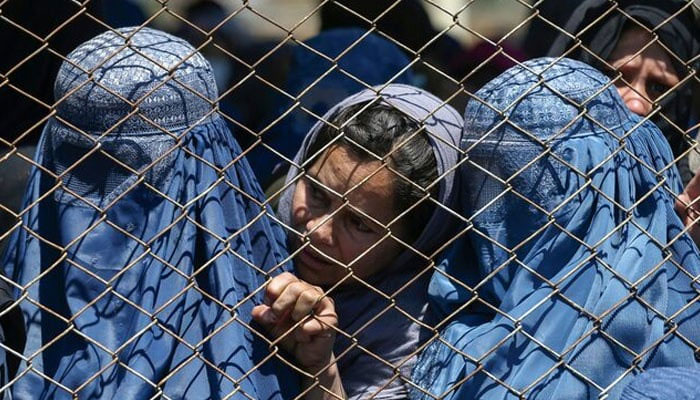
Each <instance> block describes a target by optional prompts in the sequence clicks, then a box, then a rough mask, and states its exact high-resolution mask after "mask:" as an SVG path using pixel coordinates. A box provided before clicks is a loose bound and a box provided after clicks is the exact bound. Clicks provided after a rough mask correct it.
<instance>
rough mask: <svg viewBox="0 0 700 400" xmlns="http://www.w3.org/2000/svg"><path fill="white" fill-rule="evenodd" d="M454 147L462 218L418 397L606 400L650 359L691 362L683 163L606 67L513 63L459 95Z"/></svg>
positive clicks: (697, 266)
mask: <svg viewBox="0 0 700 400" xmlns="http://www.w3.org/2000/svg"><path fill="white" fill-rule="evenodd" d="M461 146H462V148H463V150H464V151H465V154H466V160H465V164H464V168H463V170H462V171H461V180H462V196H463V197H462V199H461V203H462V205H461V206H462V213H463V215H464V216H465V218H466V219H467V222H468V223H467V225H468V226H467V227H468V228H469V229H468V233H467V234H466V235H465V236H464V237H462V238H461V239H460V240H458V241H456V242H455V243H454V244H453V245H452V246H451V248H449V249H448V250H447V251H446V252H445V254H444V257H443V259H442V260H441V261H437V262H439V269H438V271H436V272H435V274H434V276H433V278H432V281H431V283H430V286H429V297H430V300H431V303H432V304H433V305H434V306H435V307H436V309H437V310H438V311H439V313H440V318H441V319H442V321H443V322H442V323H441V324H439V325H437V328H438V331H439V334H437V335H436V336H435V337H434V338H433V340H432V343H431V344H430V345H429V346H428V347H427V348H426V350H425V351H424V352H423V354H422V355H421V359H420V360H419V361H418V363H417V368H415V369H414V379H415V383H416V387H415V388H414V389H415V390H414V393H413V394H414V396H415V397H416V398H447V399H452V398H454V399H522V398H528V399H567V400H568V399H597V398H600V396H605V395H607V396H608V397H606V398H608V399H613V400H614V399H618V398H619V396H620V392H621V391H622V389H623V388H624V387H625V385H627V383H628V382H629V381H630V380H631V379H632V378H633V377H634V376H635V375H636V374H638V373H639V372H641V371H643V370H646V369H649V368H654V367H660V366H686V367H689V366H693V365H696V364H697V361H696V357H695V355H694V351H696V350H697V349H698V346H700V305H699V304H698V303H697V301H696V299H697V298H698V294H699V293H700V292H699V290H700V288H699V287H698V283H697V277H698V274H700V259H699V257H698V250H697V247H696V246H695V244H694V243H693V241H692V240H691V238H690V236H689V235H687V234H686V229H685V228H684V226H683V223H682V222H681V220H680V218H679V217H678V215H677V214H676V212H675V211H674V202H675V199H676V194H677V193H680V191H681V182H680V178H679V175H678V171H677V170H676V168H675V167H674V166H673V165H672V160H673V156H672V154H671V150H670V148H669V145H668V143H667V142H666V141H665V140H664V137H663V135H662V133H661V132H660V131H659V129H658V128H657V127H656V126H654V125H653V124H652V123H651V122H649V121H643V120H642V119H640V117H639V116H637V115H636V114H633V113H632V112H630V110H629V109H628V108H626V107H625V104H624V102H623V101H622V99H621V98H620V96H619V95H618V93H617V91H616V90H615V87H614V86H612V84H611V83H610V81H609V80H608V78H606V77H605V76H604V75H602V74H601V73H600V72H598V71H597V70H595V69H593V68H592V67H590V66H588V65H586V64H583V63H581V62H578V61H573V60H569V59H560V60H557V59H553V58H543V59H535V60H531V61H528V62H526V63H524V64H523V65H521V66H516V67H513V68H511V69H510V70H508V71H506V72H505V73H503V74H502V75H500V76H499V77H497V78H496V79H494V80H493V81H491V82H490V83H488V84H487V85H486V86H485V87H483V88H482V89H481V90H480V91H479V92H478V93H477V94H476V98H475V99H474V100H473V101H471V102H470V103H469V104H468V106H467V109H466V111H465V127H464V133H463V138H462V143H461ZM694 279H695V281H694Z"/></svg>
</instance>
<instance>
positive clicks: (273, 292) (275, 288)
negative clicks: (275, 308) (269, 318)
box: [265, 272, 299, 306]
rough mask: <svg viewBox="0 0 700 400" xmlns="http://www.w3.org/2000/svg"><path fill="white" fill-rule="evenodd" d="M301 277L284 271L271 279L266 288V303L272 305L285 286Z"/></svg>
mask: <svg viewBox="0 0 700 400" xmlns="http://www.w3.org/2000/svg"><path fill="white" fill-rule="evenodd" d="M297 281H299V279H298V278H297V277H296V276H294V275H293V274H291V273H289V272H284V273H281V274H279V275H277V276H276V277H274V278H272V279H271V280H270V283H268V284H267V288H266V289H265V304H267V305H268V306H269V305H271V304H272V303H273V302H274V301H275V300H277V298H278V297H279V296H280V294H282V292H283V291H284V288H286V287H287V286H289V284H291V283H293V282H297Z"/></svg>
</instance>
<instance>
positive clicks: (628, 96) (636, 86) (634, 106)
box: [617, 79, 652, 117]
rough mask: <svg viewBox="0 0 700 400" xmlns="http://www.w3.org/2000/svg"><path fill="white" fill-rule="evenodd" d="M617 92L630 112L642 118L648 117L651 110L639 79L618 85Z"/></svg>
mask: <svg viewBox="0 0 700 400" xmlns="http://www.w3.org/2000/svg"><path fill="white" fill-rule="evenodd" d="M617 91H618V92H619V93H620V97H622V100H624V102H625V105H627V108H629V109H630V111H632V112H633V113H635V114H637V115H641V116H643V117H644V116H646V115H649V113H650V112H651V110H652V104H651V102H650V101H649V100H648V99H649V94H648V93H647V90H646V85H645V83H644V82H642V80H641V79H636V80H634V81H632V82H629V83H624V82H623V83H620V85H618V86H617Z"/></svg>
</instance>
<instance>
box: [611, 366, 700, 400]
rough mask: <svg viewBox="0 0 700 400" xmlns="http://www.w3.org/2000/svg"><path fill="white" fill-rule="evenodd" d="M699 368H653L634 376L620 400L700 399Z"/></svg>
mask: <svg viewBox="0 0 700 400" xmlns="http://www.w3.org/2000/svg"><path fill="white" fill-rule="evenodd" d="M699 378H700V368H653V369H651V370H649V371H646V372H645V373H643V374H641V375H639V376H638V377H636V378H634V380H633V381H632V382H631V383H630V384H629V385H627V387H626V388H625V390H623V391H622V396H620V400H670V399H673V400H700V387H698V379H699Z"/></svg>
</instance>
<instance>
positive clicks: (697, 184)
mask: <svg viewBox="0 0 700 400" xmlns="http://www.w3.org/2000/svg"><path fill="white" fill-rule="evenodd" d="M696 172H700V171H696ZM683 193H686V194H687V195H688V197H689V199H691V200H695V199H697V198H698V197H700V175H698V174H695V176H694V177H693V179H691V180H690V182H688V185H686V187H685V190H684V191H683Z"/></svg>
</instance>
